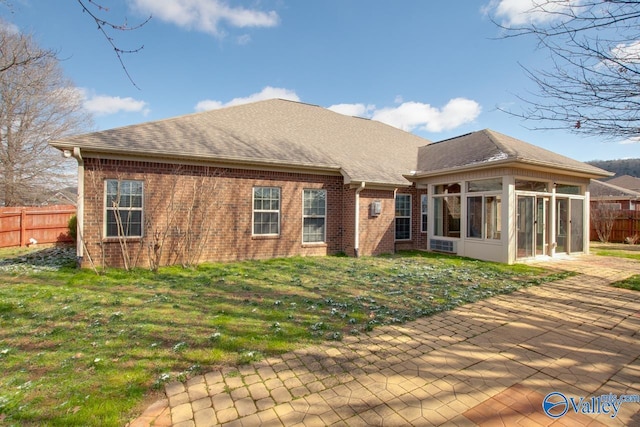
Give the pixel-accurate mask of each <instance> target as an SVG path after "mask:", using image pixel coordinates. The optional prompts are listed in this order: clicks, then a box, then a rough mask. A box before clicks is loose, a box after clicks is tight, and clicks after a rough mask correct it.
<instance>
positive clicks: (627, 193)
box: [589, 179, 640, 200]
mask: <svg viewBox="0 0 640 427" xmlns="http://www.w3.org/2000/svg"><path fill="white" fill-rule="evenodd" d="M589 192H590V193H591V199H605V198H609V199H612V198H613V199H631V200H637V199H640V192H637V191H633V190H629V189H628V188H624V187H619V186H617V185H613V184H611V181H604V182H603V181H598V180H595V179H594V180H592V181H591V184H589Z"/></svg>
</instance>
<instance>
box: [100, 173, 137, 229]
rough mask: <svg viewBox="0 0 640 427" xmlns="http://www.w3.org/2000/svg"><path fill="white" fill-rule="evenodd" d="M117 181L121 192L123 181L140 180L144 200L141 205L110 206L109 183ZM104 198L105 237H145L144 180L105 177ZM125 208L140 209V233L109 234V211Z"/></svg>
mask: <svg viewBox="0 0 640 427" xmlns="http://www.w3.org/2000/svg"><path fill="white" fill-rule="evenodd" d="M113 181H115V182H117V183H118V192H120V185H121V184H122V183H123V182H139V183H140V185H142V200H141V203H140V204H141V206H140V207H130V206H128V207H117V208H114V207H113V206H108V205H107V188H108V185H109V184H108V183H109V182H113ZM103 196H104V197H103V200H104V211H103V221H102V222H103V227H102V235H103V236H104V238H105V239H141V238H142V237H144V181H142V180H139V179H115V178H109V179H105V180H104V193H103ZM124 210H128V211H140V234H139V235H132V236H120V235H116V236H108V235H107V232H108V228H107V212H109V211H112V212H113V211H124Z"/></svg>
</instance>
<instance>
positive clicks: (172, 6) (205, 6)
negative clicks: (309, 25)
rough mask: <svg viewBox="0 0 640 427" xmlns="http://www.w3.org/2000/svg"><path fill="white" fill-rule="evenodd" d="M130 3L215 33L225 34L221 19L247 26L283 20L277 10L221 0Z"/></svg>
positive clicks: (164, 18)
mask: <svg viewBox="0 0 640 427" xmlns="http://www.w3.org/2000/svg"><path fill="white" fill-rule="evenodd" d="M129 4H130V5H131V6H132V7H133V8H134V9H136V10H138V11H139V12H141V13H142V14H145V15H151V16H153V17H154V18H158V19H160V20H162V21H165V22H170V23H172V24H175V25H177V26H179V27H182V28H186V29H189V30H197V31H201V32H204V33H208V34H212V35H214V36H222V35H223V34H224V32H223V31H222V30H221V29H220V26H221V24H222V23H226V24H227V25H230V26H232V27H236V28H247V27H275V26H276V25H278V24H279V22H280V18H279V16H278V14H277V13H276V12H275V11H270V12H262V11H259V10H255V9H246V8H244V7H240V6H237V7H234V6H229V5H228V4H227V3H226V2H224V1H220V0H129Z"/></svg>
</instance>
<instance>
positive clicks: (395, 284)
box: [0, 251, 568, 426]
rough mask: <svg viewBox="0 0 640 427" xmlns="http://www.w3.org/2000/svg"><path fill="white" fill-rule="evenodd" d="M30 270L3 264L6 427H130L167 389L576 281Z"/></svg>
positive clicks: (414, 258)
mask: <svg viewBox="0 0 640 427" xmlns="http://www.w3.org/2000/svg"><path fill="white" fill-rule="evenodd" d="M46 253H47V252H46V251H43V252H41V253H35V254H36V255H38V256H39V255H41V254H46ZM33 256H34V254H33V253H31V254H29V253H24V252H23V251H18V252H15V251H11V252H7V251H4V252H1V251H0V371H1V372H2V373H3V375H2V376H0V425H59V426H70V425H100V426H122V425H124V424H126V422H127V421H129V420H130V419H131V418H133V417H134V416H136V415H137V414H139V413H140V411H141V410H142V409H144V408H143V406H144V404H146V403H148V402H149V397H150V395H151V394H152V393H154V390H155V391H156V392H157V391H158V390H162V387H163V384H164V383H165V382H167V381H170V380H174V379H180V380H184V379H186V378H188V377H189V376H191V375H195V374H198V373H201V372H206V371H208V370H211V369H213V368H216V367H219V366H222V365H236V364H242V363H249V362H252V361H255V360H259V359H260V358H263V357H265V356H270V355H274V354H279V353H282V352H286V351H289V350H291V349H294V348H297V347H300V346H303V345H306V344H309V343H313V342H318V341H321V340H340V339H342V337H344V336H345V335H348V334H361V333H366V331H368V330H371V329H372V328H374V327H376V326H378V325H385V324H392V323H402V322H405V321H408V320H411V319H415V318H417V317H421V316H428V315H430V314H433V313H437V312H440V311H443V310H448V309H451V308H454V307H456V306H458V305H461V304H465V303H467V302H471V301H476V300H478V299H482V298H486V297H490V296H492V295H496V294H501V293H508V292H512V291H514V290H516V289H519V288H521V287H525V286H531V285H536V284H539V283H542V282H545V281H549V280H556V279H558V278H560V277H565V276H566V275H567V274H568V273H557V272H555V273H552V272H549V271H545V270H543V269H541V268H538V267H532V266H523V265H515V266H507V265H503V264H494V263H488V262H481V261H475V260H470V259H462V258H457V257H450V256H445V255H435V254H427V253H421V252H408V253H401V254H399V255H394V256H382V257H363V258H359V259H354V258H347V257H318V258H287V259H274V260H268V261H247V262H236V263H224V264H206V265H202V266H200V267H199V268H197V269H194V270H187V269H183V268H180V267H168V268H161V269H160V271H159V272H158V273H151V272H149V271H145V270H136V271H133V272H124V271H118V270H109V271H107V272H106V273H104V274H102V275H99V276H98V275H96V274H95V273H93V272H92V271H89V270H83V271H78V270H76V269H74V268H73V267H71V266H69V265H70V264H71V265H72V264H73V261H72V260H71V261H69V259H68V258H67V259H65V258H64V257H63V255H60V254H59V253H54V254H53V256H51V254H49V256H39V258H37V259H35V260H34V259H33V258H32V257H33ZM3 258H5V259H6V258H14V259H16V258H17V260H18V261H19V262H18V263H15V262H7V261H1V260H2V259H3Z"/></svg>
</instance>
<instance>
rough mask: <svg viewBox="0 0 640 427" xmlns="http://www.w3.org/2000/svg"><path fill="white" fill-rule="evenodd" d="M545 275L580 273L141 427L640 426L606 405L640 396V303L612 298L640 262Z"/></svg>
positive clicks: (182, 395)
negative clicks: (616, 284)
mask: <svg viewBox="0 0 640 427" xmlns="http://www.w3.org/2000/svg"><path fill="white" fill-rule="evenodd" d="M544 265H545V266H547V267H551V268H559V269H566V270H574V271H578V272H579V273H580V274H579V275H577V276H575V277H571V278H568V279H565V280H562V281H558V282H554V283H549V284H545V285H542V286H536V287H532V288H528V289H525V290H522V291H518V292H516V293H513V294H510V295H502V296H497V297H493V298H490V299H487V300H484V301H481V302H477V303H474V304H468V305H466V306H463V307H460V308H457V309H455V310H452V311H448V312H444V313H441V314H438V315H436V316H431V317H426V318H422V319H419V320H417V321H414V322H411V323H407V324H404V325H400V326H387V327H381V328H378V329H376V330H374V331H373V332H372V333H369V334H366V335H361V336H355V337H353V336H350V337H346V338H345V339H344V340H343V341H341V342H328V343H326V344H323V345H317V346H313V347H308V348H304V349H301V350H297V351H293V352H290V353H286V354H283V355H282V356H280V357H272V358H269V359H267V360H263V361H261V362H258V363H254V364H252V365H247V366H242V367H240V368H237V369H235V368H233V369H231V368H230V369H223V370H221V371H215V372H210V373H208V374H206V375H202V376H197V377H195V378H192V379H191V380H189V381H188V382H187V383H186V384H182V383H177V382H175V383H170V384H167V386H166V389H165V391H166V395H167V398H166V399H163V400H160V401H158V402H156V403H155V404H153V405H151V406H150V407H149V408H148V409H147V410H146V411H145V412H144V414H143V415H142V416H141V417H140V418H138V419H136V420H135V421H133V422H131V423H130V427H140V426H145V427H146V426H150V425H153V426H170V425H173V426H185V427H186V426H197V427H202V426H216V425H222V426H327V425H335V426H406V425H415V426H423V425H424V426H428V425H441V424H446V425H459V426H473V425H481V426H501V425H593V426H596V425H640V402H637V401H636V402H626V403H622V404H621V405H620V407H619V412H617V414H616V416H615V417H612V416H611V415H612V411H613V409H612V408H613V406H612V405H602V402H604V399H602V398H601V397H600V396H602V395H609V393H612V394H614V395H617V396H620V395H631V396H635V397H637V396H638V395H640V359H639V358H640V292H634V291H626V290H620V289H616V288H613V287H610V286H608V285H609V283H611V282H613V281H616V280H620V279H622V278H625V277H628V276H630V275H632V274H638V273H640V263H639V262H637V261H631V260H625V259H620V258H608V257H596V256H579V257H575V258H572V259H567V260H554V261H548V262H545V263H544ZM552 392H557V393H561V394H562V396H564V397H565V398H567V399H569V400H565V401H564V402H565V403H564V405H563V404H562V396H561V395H559V394H556V395H554V396H552V397H551V398H550V399H549V401H550V402H551V403H554V402H558V401H559V402H560V405H558V406H556V407H555V408H554V409H553V410H552V411H551V412H552V413H553V414H558V413H561V411H560V410H562V409H563V408H567V409H568V411H567V413H566V414H565V415H563V416H561V417H559V418H557V419H553V418H551V417H549V416H547V415H546V414H545V413H544V412H543V409H542V402H543V399H544V398H545V396H547V395H548V394H549V393H552ZM581 397H584V400H583V401H582V404H580V400H579V399H580V398H581ZM635 397H633V398H635ZM592 398H593V399H592ZM567 402H568V403H567ZM572 402H573V403H574V404H575V405H577V408H578V413H576V412H575V411H574V409H573V407H572ZM594 404H595V405H594ZM594 407H595V408H596V409H597V408H599V409H600V411H601V412H602V411H603V410H604V409H606V410H609V411H610V412H609V413H601V414H600V415H597V414H593V413H580V412H590V411H591V408H594ZM553 411H555V412H553Z"/></svg>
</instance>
